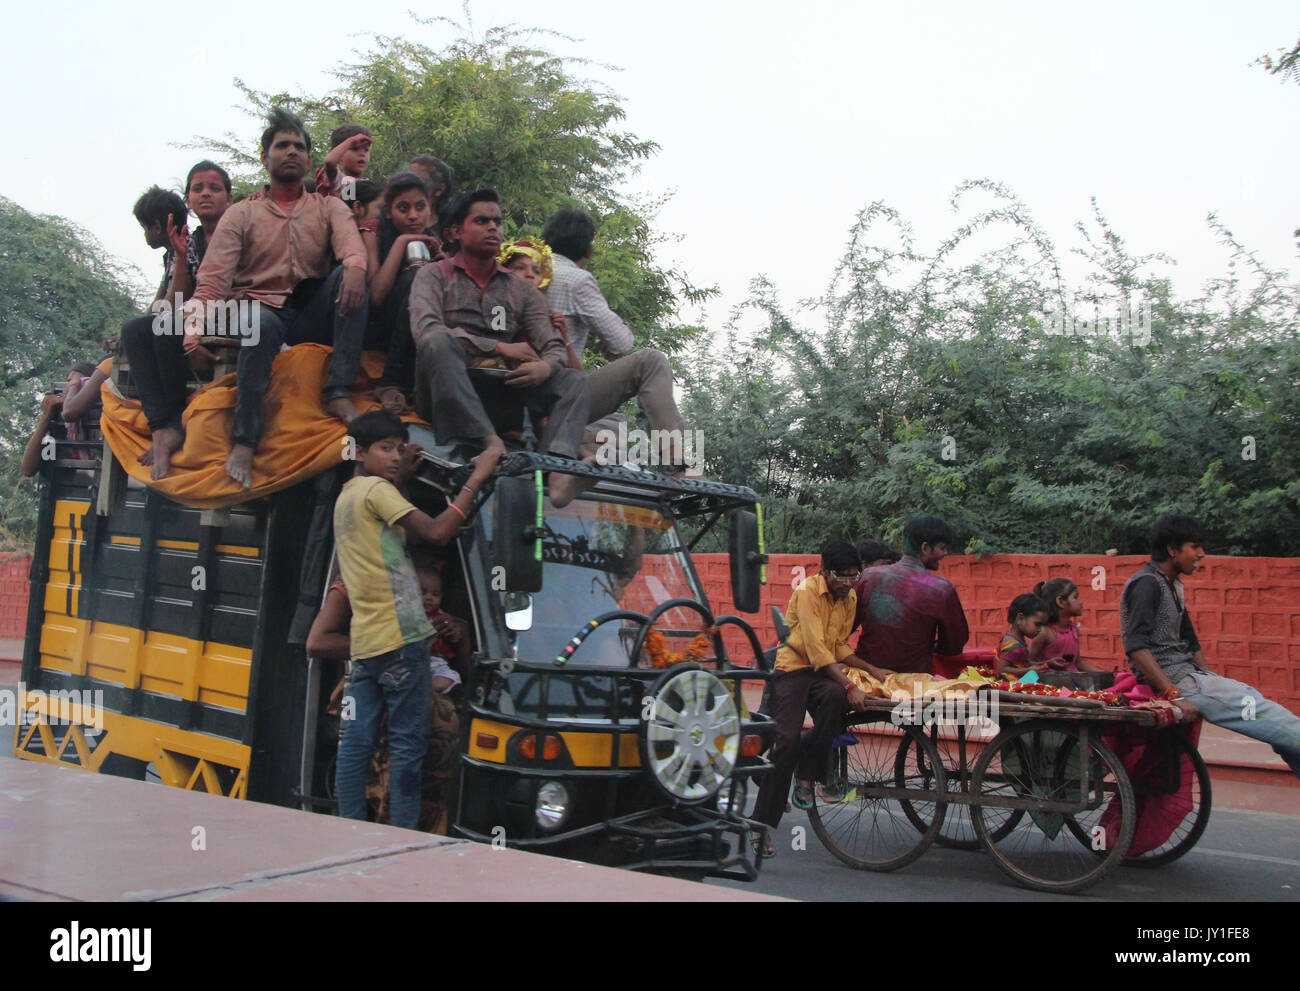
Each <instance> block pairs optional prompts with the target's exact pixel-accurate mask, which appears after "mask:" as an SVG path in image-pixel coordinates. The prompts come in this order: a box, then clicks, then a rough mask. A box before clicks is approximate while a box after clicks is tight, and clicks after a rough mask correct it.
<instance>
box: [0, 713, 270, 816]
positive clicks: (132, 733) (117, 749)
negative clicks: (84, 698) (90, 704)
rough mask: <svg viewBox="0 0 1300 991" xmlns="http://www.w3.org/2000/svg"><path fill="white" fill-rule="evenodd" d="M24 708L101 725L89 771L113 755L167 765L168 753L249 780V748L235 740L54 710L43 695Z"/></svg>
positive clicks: (143, 722)
mask: <svg viewBox="0 0 1300 991" xmlns="http://www.w3.org/2000/svg"><path fill="white" fill-rule="evenodd" d="M22 704H23V707H24V708H26V709H28V710H29V711H32V712H39V713H41V714H42V716H44V717H45V718H47V719H48V718H49V716H50V709H51V708H52V707H53V708H54V709H56V710H58V712H57V714H61V715H62V716H63V717H64V718H67V716H68V715H70V714H75V715H77V716H80V717H82V719H80V720H74V721H75V722H78V723H79V724H80V725H91V724H92V722H99V723H102V726H103V731H104V740H103V742H102V743H101V744H100V745H99V746H98V747H96V748H95V752H94V754H93V755H91V759H90V761H89V762H88V766H87V767H86V770H91V771H95V770H98V769H99V766H100V764H102V763H103V761H104V758H105V757H107V756H108V754H110V753H115V754H123V755H125V756H127V757H134V758H136V759H137V760H143V761H151V762H154V763H157V764H162V763H163V762H164V760H163V758H164V752H166V753H167V754H179V755H182V756H184V757H189V758H193V759H196V760H206V761H212V762H213V763H216V764H221V765H223V766H225V767H233V768H236V769H238V770H239V771H240V772H241V776H246V775H247V773H248V764H249V759H250V756H251V751H250V748H249V747H247V746H245V745H244V744H242V743H238V742H236V741H234V740H226V739H223V738H221V737H213V736H204V735H203V734H201V733H192V732H190V731H188V730H182V729H177V728H176V727H174V726H167V725H165V724H162V723H151V722H149V721H147V720H144V719H139V718H137V717H135V716H124V715H122V714H121V713H118V712H109V711H107V710H104V709H100V710H95V711H94V713H93V715H92V713H90V712H87V711H86V710H85V709H84V708H82V707H79V706H74V705H71V704H68V703H64V704H62V705H60V704H59V703H58V702H57V701H56V702H55V703H54V704H53V706H52V705H51V702H50V699H49V697H48V696H45V695H44V694H43V693H42V694H33V693H30V692H29V693H26V694H25V695H24V698H23V703H22ZM96 717H97V718H96ZM43 735H44V734H42V736H43ZM14 756H15V757H22V758H24V759H26V760H36V761H41V762H43V763H63V762H62V761H58V760H55V759H53V758H52V757H43V756H42V755H40V754H28V753H24V752H22V751H20V750H18V749H17V748H15V750H14ZM243 791H244V789H243V788H237V789H236V791H235V793H234V794H233V795H232V797H236V798H242V797H243Z"/></svg>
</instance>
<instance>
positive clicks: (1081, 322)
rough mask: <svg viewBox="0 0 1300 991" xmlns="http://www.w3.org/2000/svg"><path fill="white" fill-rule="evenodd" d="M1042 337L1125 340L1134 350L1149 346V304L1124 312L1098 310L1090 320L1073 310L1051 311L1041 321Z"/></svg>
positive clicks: (1131, 307)
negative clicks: (1043, 334) (1112, 338)
mask: <svg viewBox="0 0 1300 991" xmlns="http://www.w3.org/2000/svg"><path fill="white" fill-rule="evenodd" d="M1042 325H1043V333H1045V334H1047V335H1048V336H1049V337H1114V338H1116V339H1118V340H1120V341H1123V340H1124V339H1125V338H1127V339H1128V343H1129V344H1130V345H1131V346H1133V347H1137V348H1142V347H1146V346H1147V345H1148V344H1150V343H1151V302H1150V300H1145V299H1144V300H1143V301H1142V302H1141V303H1140V304H1139V305H1138V306H1137V307H1136V308H1135V307H1134V306H1133V304H1132V303H1130V304H1129V305H1128V310H1127V311H1125V310H1123V309H1120V308H1119V307H1115V308H1113V309H1111V310H1108V311H1107V310H1102V309H1101V308H1098V309H1097V310H1096V311H1095V312H1094V313H1093V314H1092V316H1090V317H1088V316H1080V315H1079V314H1078V313H1076V312H1075V311H1073V310H1052V311H1050V312H1049V313H1047V314H1045V315H1044V317H1043V320H1042Z"/></svg>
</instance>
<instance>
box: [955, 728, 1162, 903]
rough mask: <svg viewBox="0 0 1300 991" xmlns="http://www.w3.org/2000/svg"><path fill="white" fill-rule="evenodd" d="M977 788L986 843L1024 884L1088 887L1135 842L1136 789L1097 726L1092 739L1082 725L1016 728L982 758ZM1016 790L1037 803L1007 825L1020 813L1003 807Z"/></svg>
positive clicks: (978, 824) (974, 813)
mask: <svg viewBox="0 0 1300 991" xmlns="http://www.w3.org/2000/svg"><path fill="white" fill-rule="evenodd" d="M971 790H972V792H973V793H974V794H975V795H976V796H978V797H979V798H980V799H981V804H977V805H973V806H971V820H972V822H973V823H974V825H975V832H976V834H977V835H978V836H979V838H980V842H981V843H983V844H984V848H985V849H986V850H987V851H988V852H989V855H990V856H991V857H992V858H993V861H994V863H996V864H997V865H998V867H999V868H1001V869H1002V871H1003V872H1005V873H1006V874H1007V875H1008V876H1009V877H1011V878H1012V879H1014V880H1015V881H1016V882H1017V883H1019V884H1021V885H1023V886H1024V887H1026V888H1033V889H1035V890H1037V891H1055V892H1059V893H1069V892H1074V891H1082V890H1083V889H1085V888H1087V887H1090V886H1091V885H1093V884H1096V883H1097V882H1098V881H1100V880H1101V879H1102V878H1103V877H1105V876H1106V875H1107V874H1109V873H1110V872H1111V871H1112V870H1114V869H1115V867H1116V866H1118V865H1119V863H1120V862H1121V861H1122V860H1123V859H1124V855H1125V853H1127V852H1128V848H1129V843H1130V842H1131V841H1132V839H1133V823H1134V819H1135V818H1136V816H1135V812H1134V798H1133V787H1132V785H1131V784H1130V783H1129V777H1128V774H1127V773H1126V772H1125V770H1124V766H1123V765H1122V764H1121V763H1120V760H1119V758H1118V757H1116V756H1115V753H1114V751H1112V750H1111V749H1110V748H1109V747H1108V746H1106V745H1105V744H1104V743H1102V742H1101V739H1100V734H1099V733H1098V731H1097V730H1095V729H1093V728H1091V727H1089V728H1088V731H1087V742H1086V744H1085V743H1084V740H1083V732H1082V728H1081V727H1078V726H1073V725H1070V724H1063V723H1049V722H1046V721H1042V720H1033V721H1030V722H1026V723H1022V724H1021V725H1019V726H1015V727H1012V728H1011V729H1009V730H1007V731H1006V732H1004V733H1002V734H1001V735H1000V736H998V738H997V739H996V740H994V741H993V743H992V744H991V745H989V747H987V748H986V749H985V751H984V753H983V754H981V755H980V759H979V761H978V763H976V765H975V775H974V778H973V780H972V783H971ZM1011 795H1014V796H1016V797H1018V798H1021V799H1032V800H1033V801H1034V802H1035V803H1036V804H1037V807H1033V808H1030V809H1028V810H1027V814H1026V813H1022V816H1021V818H1020V819H1019V821H1018V822H1016V823H1015V824H1013V826H1012V828H1010V829H1007V828H1006V823H1007V822H1008V821H1010V819H1011V817H1012V816H1013V815H1014V814H1015V813H1016V812H1017V811H1019V810H1014V809H1009V808H998V807H997V805H998V802H999V801H1000V800H1005V799H1006V798H1007V797H1008V796H1011ZM1053 804H1056V805H1057V806H1058V807H1057V808H1052V807H1051V806H1052V805H1053ZM1044 805H1046V806H1048V807H1047V808H1043V806H1044ZM1079 805H1082V806H1083V807H1082V808H1078V807H1077V806H1079ZM1059 806H1065V807H1064V808H1061V807H1059ZM999 835H1000V837H1001V838H1000V839H998V838H996V837H997V836H999ZM1081 837H1087V845H1086V846H1085V845H1081V844H1080V842H1079V839H1080V838H1081Z"/></svg>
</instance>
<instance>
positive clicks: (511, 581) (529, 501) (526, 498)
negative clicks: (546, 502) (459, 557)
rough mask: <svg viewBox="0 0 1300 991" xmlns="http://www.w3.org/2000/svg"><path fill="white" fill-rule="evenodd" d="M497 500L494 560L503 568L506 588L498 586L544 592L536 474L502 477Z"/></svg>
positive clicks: (497, 488) (493, 536)
mask: <svg viewBox="0 0 1300 991" xmlns="http://www.w3.org/2000/svg"><path fill="white" fill-rule="evenodd" d="M494 498H495V499H496V512H495V514H494V515H493V520H494V522H493V526H492V558H493V562H494V564H495V565H496V566H497V567H499V568H501V569H503V570H502V572H501V575H502V578H503V579H504V582H503V585H499V586H497V587H498V588H504V590H505V591H507V592H540V591H541V589H542V557H541V554H540V550H541V542H542V541H541V532H540V530H539V528H538V525H537V513H538V509H539V507H540V505H541V503H540V501H539V500H538V498H537V481H536V479H535V477H534V476H532V475H527V476H524V477H522V478H520V477H511V476H507V477H504V478H498V479H497V484H496V495H495V496H494Z"/></svg>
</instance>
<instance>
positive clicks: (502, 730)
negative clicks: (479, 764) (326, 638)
mask: <svg viewBox="0 0 1300 991" xmlns="http://www.w3.org/2000/svg"><path fill="white" fill-rule="evenodd" d="M518 732H519V727H518V726H511V725H509V724H507V723H494V722H492V721H491V720H490V719H475V720H474V721H473V722H472V723H470V726H469V756H470V757H473V758H474V759H475V760H484V761H490V762H491V763H493V764H504V763H505V762H506V743H507V741H509V739H510V738H511V737H512V736H514V735H515V734H516V733H518ZM480 733H491V734H492V735H493V736H495V737H496V738H497V745H496V746H495V747H493V748H491V749H489V748H487V747H480V746H479V745H478V735H479V734H480Z"/></svg>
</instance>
